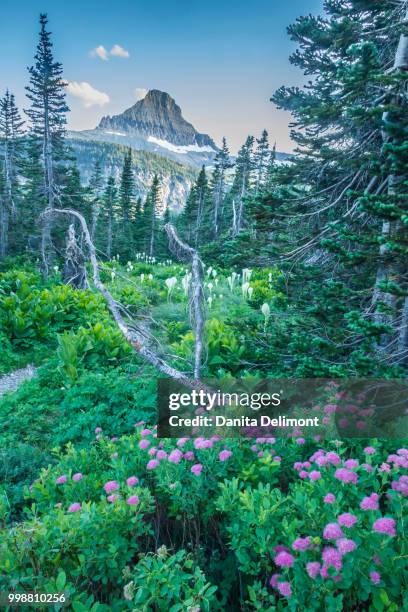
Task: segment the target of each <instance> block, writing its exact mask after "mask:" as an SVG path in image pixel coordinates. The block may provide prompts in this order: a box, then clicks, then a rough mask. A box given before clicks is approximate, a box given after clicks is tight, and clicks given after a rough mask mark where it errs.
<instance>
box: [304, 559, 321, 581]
mask: <svg viewBox="0 0 408 612" xmlns="http://www.w3.org/2000/svg"><path fill="white" fill-rule="evenodd" d="M320 567H321V566H320V563H319V562H318V561H309V563H306V571H307V573H308V574H309V576H310V578H313V579H314V578H316V576H318V575H319V573H320Z"/></svg>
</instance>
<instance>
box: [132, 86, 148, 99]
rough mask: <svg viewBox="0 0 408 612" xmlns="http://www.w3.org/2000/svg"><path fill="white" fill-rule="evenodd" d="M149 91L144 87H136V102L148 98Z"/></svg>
mask: <svg viewBox="0 0 408 612" xmlns="http://www.w3.org/2000/svg"><path fill="white" fill-rule="evenodd" d="M148 91H149V90H148V89H145V88H144V87H136V89H135V97H136V100H143V98H145V97H146V95H147V93H148Z"/></svg>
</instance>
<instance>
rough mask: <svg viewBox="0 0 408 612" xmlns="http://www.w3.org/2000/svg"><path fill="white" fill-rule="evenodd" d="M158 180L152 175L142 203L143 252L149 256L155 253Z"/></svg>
mask: <svg viewBox="0 0 408 612" xmlns="http://www.w3.org/2000/svg"><path fill="white" fill-rule="evenodd" d="M160 202H161V195H160V182H159V177H158V176H157V174H155V175H154V177H153V182H152V186H151V188H150V190H149V193H148V195H147V198H146V202H145V205H144V213H143V217H144V224H143V225H144V228H145V252H146V253H148V254H149V255H150V256H152V255H154V254H155V245H156V236H157V231H158V219H157V214H158V210H159V207H160Z"/></svg>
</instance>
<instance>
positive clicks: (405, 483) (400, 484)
mask: <svg viewBox="0 0 408 612" xmlns="http://www.w3.org/2000/svg"><path fill="white" fill-rule="evenodd" d="M391 488H392V490H393V491H397V492H398V493H402V495H403V496H404V497H408V476H405V475H404V476H401V477H400V479H399V480H393V481H392V483H391Z"/></svg>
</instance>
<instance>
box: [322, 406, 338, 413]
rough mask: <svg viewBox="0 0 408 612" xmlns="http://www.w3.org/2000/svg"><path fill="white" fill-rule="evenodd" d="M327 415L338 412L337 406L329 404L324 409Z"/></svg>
mask: <svg viewBox="0 0 408 612" xmlns="http://www.w3.org/2000/svg"><path fill="white" fill-rule="evenodd" d="M323 410H324V412H325V414H334V413H335V412H336V410H337V405H336V404H327V405H326V406H325V407H324V408H323Z"/></svg>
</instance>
